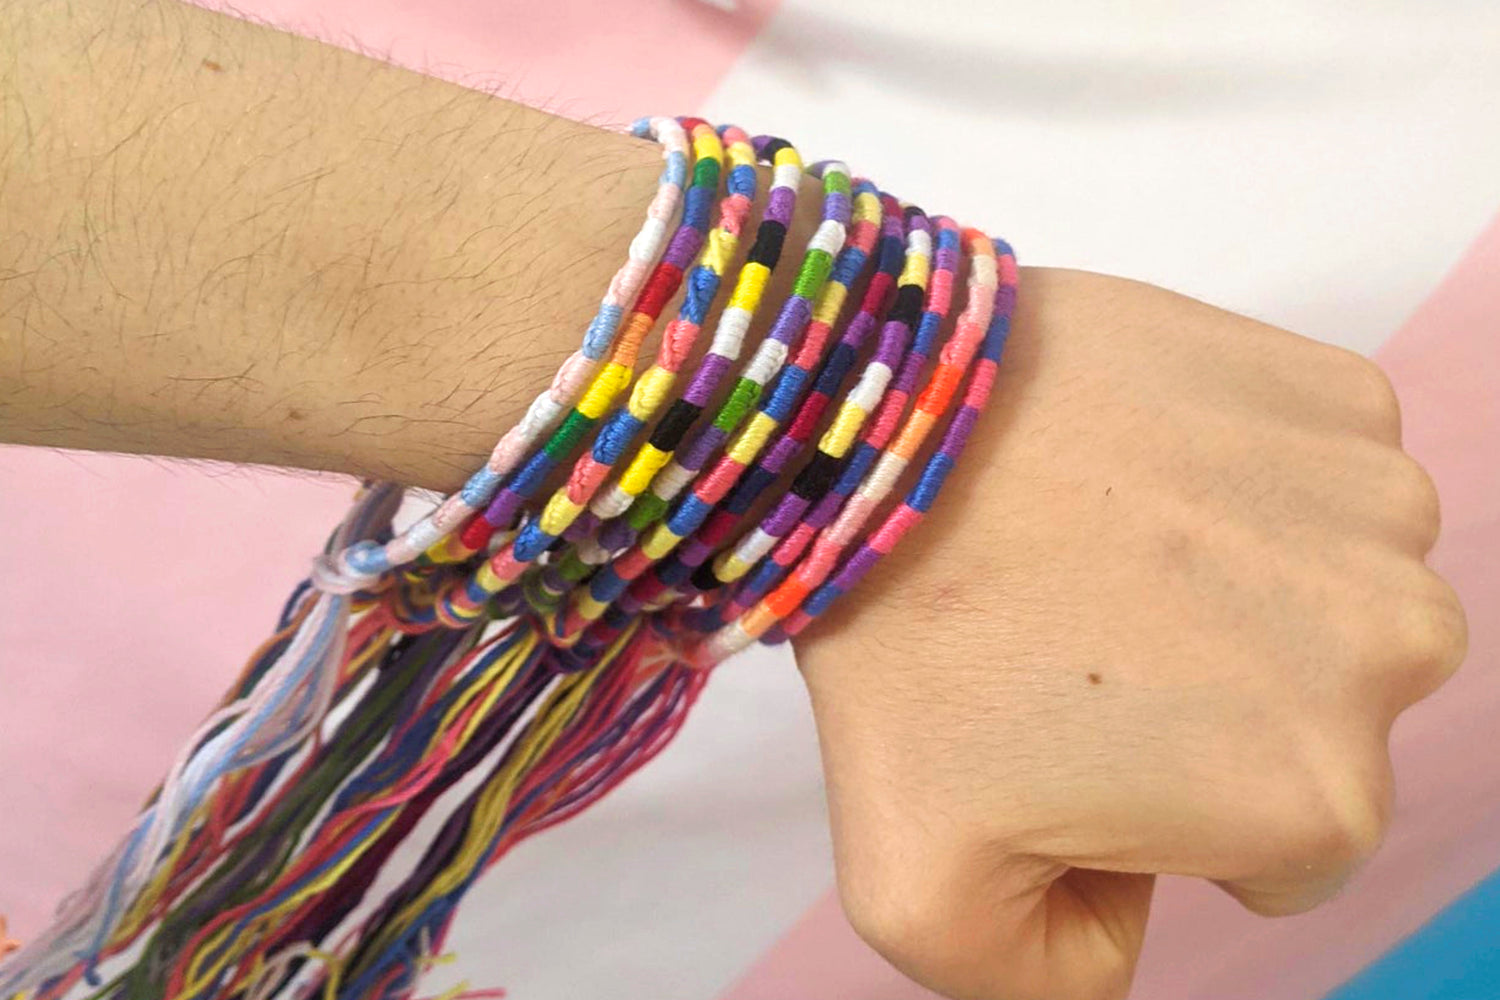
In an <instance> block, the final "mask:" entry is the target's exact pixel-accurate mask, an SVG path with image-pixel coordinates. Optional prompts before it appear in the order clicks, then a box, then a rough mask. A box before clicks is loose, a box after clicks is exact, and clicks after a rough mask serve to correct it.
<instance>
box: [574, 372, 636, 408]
mask: <svg viewBox="0 0 1500 1000" xmlns="http://www.w3.org/2000/svg"><path fill="white" fill-rule="evenodd" d="M629 381H630V369H629V368H627V367H626V366H624V365H622V364H617V363H616V362H613V361H611V362H609V363H608V364H606V365H605V366H604V367H603V368H600V369H599V373H598V374H597V375H595V376H594V381H593V382H592V383H591V384H590V385H589V387H588V391H586V392H585V393H584V394H583V398H582V399H580V400H579V401H578V405H577V407H576V409H577V410H578V412H579V413H581V414H583V415H584V416H585V417H588V418H589V419H590V420H598V419H599V418H600V417H602V416H603V415H604V413H605V411H607V410H608V409H609V407H610V404H611V403H613V402H614V401H615V396H616V395H618V394H619V392H620V390H621V389H623V388H624V387H625V384H626V383H627V382H629Z"/></svg>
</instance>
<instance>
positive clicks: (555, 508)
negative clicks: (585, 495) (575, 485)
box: [537, 487, 583, 538]
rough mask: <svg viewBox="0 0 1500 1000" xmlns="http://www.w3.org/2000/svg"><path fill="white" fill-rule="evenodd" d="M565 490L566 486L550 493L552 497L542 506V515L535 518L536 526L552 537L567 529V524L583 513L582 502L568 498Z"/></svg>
mask: <svg viewBox="0 0 1500 1000" xmlns="http://www.w3.org/2000/svg"><path fill="white" fill-rule="evenodd" d="M565 491H566V487H564V488H563V489H560V490H558V491H557V492H556V493H554V494H552V499H551V500H548V501H547V506H545V507H543V508H542V516H541V517H540V518H538V519H537V527H538V528H540V529H541V530H542V531H544V532H546V533H547V534H549V535H551V536H553V537H554V538H556V537H558V536H560V535H561V534H562V533H563V532H564V531H567V530H568V525H570V524H572V523H573V522H574V521H576V520H578V515H579V514H582V513H583V504H581V503H574V502H573V501H572V500H569V499H568V494H567V493H566V492H565Z"/></svg>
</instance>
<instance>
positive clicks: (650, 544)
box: [641, 521, 682, 559]
mask: <svg viewBox="0 0 1500 1000" xmlns="http://www.w3.org/2000/svg"><path fill="white" fill-rule="evenodd" d="M681 541H682V536H681V535H678V534H674V533H673V532H672V529H671V528H669V527H667V525H666V523H665V522H662V521H658V522H657V523H656V526H655V527H653V528H652V529H651V531H650V533H648V534H647V535H646V537H645V538H644V539H643V540H642V541H641V551H642V552H644V553H645V554H646V557H647V558H648V559H661V558H663V557H665V556H666V554H667V553H668V552H671V551H672V550H673V549H675V548H676V547H677V545H678V543H679V542H681Z"/></svg>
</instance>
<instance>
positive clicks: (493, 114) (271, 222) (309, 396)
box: [0, 0, 660, 487]
mask: <svg viewBox="0 0 1500 1000" xmlns="http://www.w3.org/2000/svg"><path fill="white" fill-rule="evenodd" d="M659 172H660V156H659V153H658V150H657V148H656V147H655V146H654V145H653V144H651V143H649V142H643V141H640V140H636V139H632V138H630V137H627V136H622V135H617V134H614V133H610V132H605V131H602V130H600V129H597V128H593V127H590V126H586V125H580V124H576V123H573V122H569V121H566V120H563V119H560V118H555V117H552V116H549V115H546V114H543V113H542V112H539V111H535V110H532V109H530V108H526V107H523V106H521V105H517V104H513V103H510V102H507V101H502V100H497V99H494V98H492V97H490V96H488V95H486V94H482V93H478V92H475V91H471V90H467V89H464V88H462V87H458V86H456V85H453V84H449V83H445V82H443V81H440V80H435V79H432V78H429V77H425V76H422V75H419V74H416V73H412V72H409V71H406V70H402V69H399V68H397V67H393V66H390V65H387V64H384V63H381V62H377V61H374V60H371V59H367V58H365V57H363V56H360V55H357V54H355V53H352V52H346V51H344V50H341V49H336V48H333V47H330V46H326V45H322V44H319V43H317V42H314V41H311V40H308V39H304V38H299V37H296V36H293V35H287V34H283V33H280V32H277V31H272V30H268V29H266V28H263V27H260V26H257V25H253V24H249V23H246V22H243V21H239V20H235V19H231V18H227V17H223V16H221V15H218V14H214V13H211V12H208V11H204V10H200V9H198V8H196V7H191V6H186V5H181V4H177V3H173V2H167V0H162V2H151V0H148V2H141V3H136V2H116V0H84V2H73V3H63V2H53V0H21V2H20V3H10V4H6V5H4V6H3V7H0V220H3V224H0V440H5V441H11V442H17V443H22V444H37V445H53V446H61V447H73V448H89V449H95V450H114V451H126V452H143V453H153V454H163V455H178V456H191V457H201V458H216V459H225V460H229V461H237V462H265V463H274V464H281V465H292V466H302V467H309V468H318V469H332V470H337V471H343V472H351V473H356V474H371V475H378V476H382V477H386V478H393V479H397V480H400V481H403V482H408V483H414V484H420V485H424V486H431V487H452V486H454V485H456V484H458V483H460V482H462V479H463V477H464V475H466V474H467V473H468V472H469V471H471V470H472V469H473V468H474V467H475V466H476V465H477V464H478V463H479V462H480V461H482V458H483V456H484V455H485V454H487V453H488V451H489V448H490V447H491V446H492V445H493V443H494V438H495V437H496V436H497V435H498V432H499V430H500V429H503V428H504V427H506V426H508V425H509V424H511V423H513V422H514V420H515V419H516V418H517V417H518V416H519V415H520V412H521V410H522V409H523V408H524V406H525V404H526V403H527V402H529V401H530V399H531V398H532V397H533V396H534V395H535V394H536V393H537V392H538V391H539V390H540V389H542V388H543V387H545V385H546V384H547V381H548V380H549V378H550V377H551V373H552V372H553V371H554V370H555V369H556V367H557V364H558V363H559V362H561V361H562V359H563V358H565V357H566V356H567V354H568V353H569V352H571V351H572V350H573V349H574V348H575V347H576V346H577V343H578V341H579V339H580V338H581V335H582V330H583V327H584V326H585V325H586V323H587V322H588V319H589V317H591V316H592V315H593V311H594V309H595V307H596V306H597V304H598V300H599V296H600V294H601V293H602V292H603V290H604V286H605V284H606V283H607V282H608V280H609V277H610V275H611V274H612V273H613V271H614V269H615V268H616V267H617V266H618V265H619V262H620V261H621V260H623V259H624V256H625V248H626V245H627V243H628V241H629V239H630V237H631V235H632V234H633V233H634V231H635V229H636V228H637V227H638V225H639V222H640V218H641V214H642V210H643V208H644V206H645V204H646V202H647V201H648V200H649V198H650V196H651V192H652V191H653V189H654V187H655V182H656V175H657V174H658V173H659Z"/></svg>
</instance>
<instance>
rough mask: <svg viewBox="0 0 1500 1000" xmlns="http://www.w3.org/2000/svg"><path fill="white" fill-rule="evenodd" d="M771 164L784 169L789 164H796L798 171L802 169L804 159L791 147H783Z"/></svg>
mask: <svg viewBox="0 0 1500 1000" xmlns="http://www.w3.org/2000/svg"><path fill="white" fill-rule="evenodd" d="M771 162H773V163H774V164H776V166H778V167H784V166H786V165H787V164H789V163H791V164H796V167H797V169H798V170H801V169H802V157H801V156H799V155H797V151H796V150H795V149H793V148H792V147H791V146H783V147H781V148H780V149H778V150H777V151H776V156H775V158H774V159H773V160H772V161H771Z"/></svg>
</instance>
